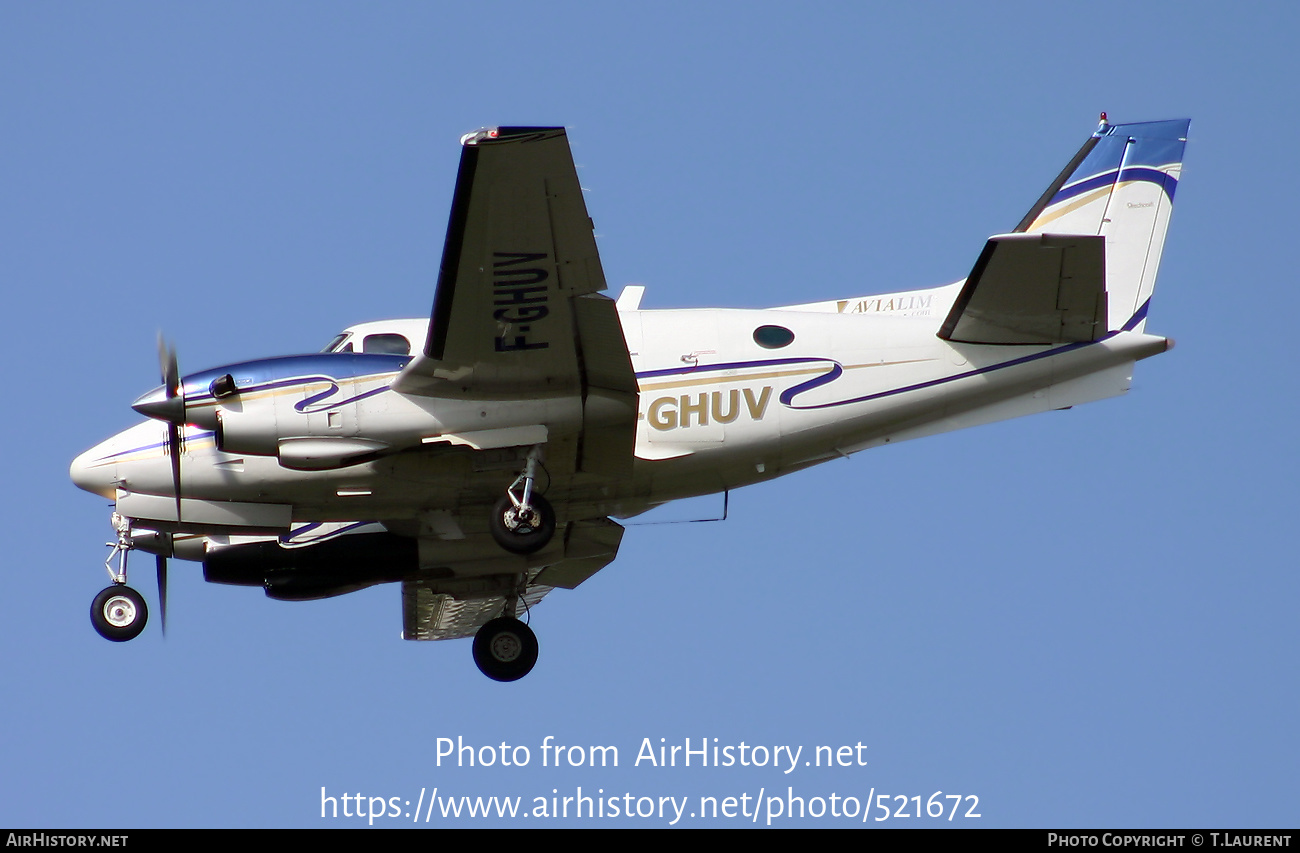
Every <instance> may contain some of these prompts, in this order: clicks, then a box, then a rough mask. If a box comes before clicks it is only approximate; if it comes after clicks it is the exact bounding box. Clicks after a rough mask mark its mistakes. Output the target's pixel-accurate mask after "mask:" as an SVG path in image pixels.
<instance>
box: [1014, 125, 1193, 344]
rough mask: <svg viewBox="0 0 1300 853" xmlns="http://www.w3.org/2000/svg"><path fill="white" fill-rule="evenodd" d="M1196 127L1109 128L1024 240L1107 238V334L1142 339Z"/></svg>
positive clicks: (1053, 192)
mask: <svg viewBox="0 0 1300 853" xmlns="http://www.w3.org/2000/svg"><path fill="white" fill-rule="evenodd" d="M1190 124H1191V122H1190V120H1188V119H1176V120H1173V121H1151V122H1141V123H1136V124H1115V125H1112V124H1108V123H1106V121H1105V118H1104V116H1103V120H1102V123H1101V126H1100V127H1098V128H1097V132H1096V133H1094V134H1093V136H1092V139H1089V140H1088V142H1087V144H1085V145H1084V147H1083V148H1082V149H1081V150H1080V151H1079V154H1078V155H1076V156H1075V158H1074V159H1073V160H1072V161H1071V162H1070V164H1069V165H1068V166H1066V170H1065V171H1064V172H1062V174H1061V176H1060V177H1059V178H1058V179H1057V180H1056V182H1055V183H1054V184H1053V185H1052V187H1050V188H1049V189H1048V193H1045V194H1044V196H1043V198H1042V199H1040V200H1039V202H1038V204H1036V205H1034V207H1033V209H1031V210H1030V211H1029V213H1028V214H1027V215H1026V216H1025V218H1024V220H1022V221H1021V223H1020V225H1019V226H1017V227H1016V231H1017V232H1029V233H1038V234H1053V235H1093V236H1097V235H1100V236H1102V237H1104V238H1105V245H1106V279H1105V281H1106V296H1107V302H1108V309H1107V311H1108V316H1107V327H1108V328H1110V329H1112V330H1113V329H1121V328H1125V329H1134V330H1137V331H1141V330H1142V328H1143V326H1144V325H1145V324H1146V312H1147V305H1148V301H1149V300H1150V298H1151V292H1152V290H1154V289H1155V283H1156V271H1157V269H1158V268H1159V266H1160V252H1161V249H1162V248H1163V246H1164V242H1165V232H1166V231H1167V229H1168V227H1169V215H1170V213H1171V212H1172V210H1173V201H1174V190H1175V189H1177V187H1178V179H1179V176H1180V174H1181V172H1182V163H1183V148H1184V146H1185V145H1186V143H1187V129H1188V127H1189V125H1190Z"/></svg>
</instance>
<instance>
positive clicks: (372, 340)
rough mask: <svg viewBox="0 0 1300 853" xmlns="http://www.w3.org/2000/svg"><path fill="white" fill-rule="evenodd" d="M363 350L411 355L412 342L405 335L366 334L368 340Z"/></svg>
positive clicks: (383, 353)
mask: <svg viewBox="0 0 1300 853" xmlns="http://www.w3.org/2000/svg"><path fill="white" fill-rule="evenodd" d="M362 352H373V353H379V354H380V355H410V354H411V342H410V341H408V340H407V339H406V336H405V335H395V334H383V335H366V342H365V345H364V348H363V349H362Z"/></svg>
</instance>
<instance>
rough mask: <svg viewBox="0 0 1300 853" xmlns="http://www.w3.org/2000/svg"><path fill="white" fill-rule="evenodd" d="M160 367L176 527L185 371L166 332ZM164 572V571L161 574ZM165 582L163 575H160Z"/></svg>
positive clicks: (160, 348) (160, 338)
mask: <svg viewBox="0 0 1300 853" xmlns="http://www.w3.org/2000/svg"><path fill="white" fill-rule="evenodd" d="M158 363H159V365H160V366H161V368H162V381H163V393H164V395H165V396H164V405H165V406H166V407H167V414H168V415H169V417H168V418H167V419H166V421H167V455H168V456H170V457H171V463H172V493H173V494H174V495H175V496H176V523H177V524H179V523H180V521H181V453H182V452H183V450H184V448H183V446H182V444H181V442H182V441H184V437H185V434H184V432H183V430H182V427H183V426H184V424H185V394H184V393H182V391H181V371H180V368H179V367H178V366H177V363H176V348H175V347H171V346H168V345H167V342H166V341H164V340H163V334H162V332H159V333H158ZM161 571H164V570H162V569H160V572H161ZM159 577H160V578H161V577H162V575H161V574H160V575H159Z"/></svg>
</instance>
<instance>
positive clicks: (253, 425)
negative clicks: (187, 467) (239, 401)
mask: <svg viewBox="0 0 1300 853" xmlns="http://www.w3.org/2000/svg"><path fill="white" fill-rule="evenodd" d="M213 434H214V437H215V439H216V443H217V449H218V450H220V451H222V452H223V453H249V454H252V455H253V456H275V455H277V453H279V446H280V436H279V435H277V434H276V429H275V408H274V407H273V406H269V405H268V406H257V407H251V408H249V409H244V410H236V409H221V410H218V411H217V413H216V426H215V428H214V429H213Z"/></svg>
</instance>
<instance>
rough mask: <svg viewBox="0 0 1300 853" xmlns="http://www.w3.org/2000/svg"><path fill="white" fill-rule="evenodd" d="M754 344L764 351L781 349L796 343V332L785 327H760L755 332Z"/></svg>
mask: <svg viewBox="0 0 1300 853" xmlns="http://www.w3.org/2000/svg"><path fill="white" fill-rule="evenodd" d="M754 343H756V344H758V345H759V346H760V347H762V348H763V349H780V348H781V347H788V346H790V344H792V343H794V332H792V331H790V330H789V329H787V328H786V327H785V326H759V327H758V328H757V329H755V330H754Z"/></svg>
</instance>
